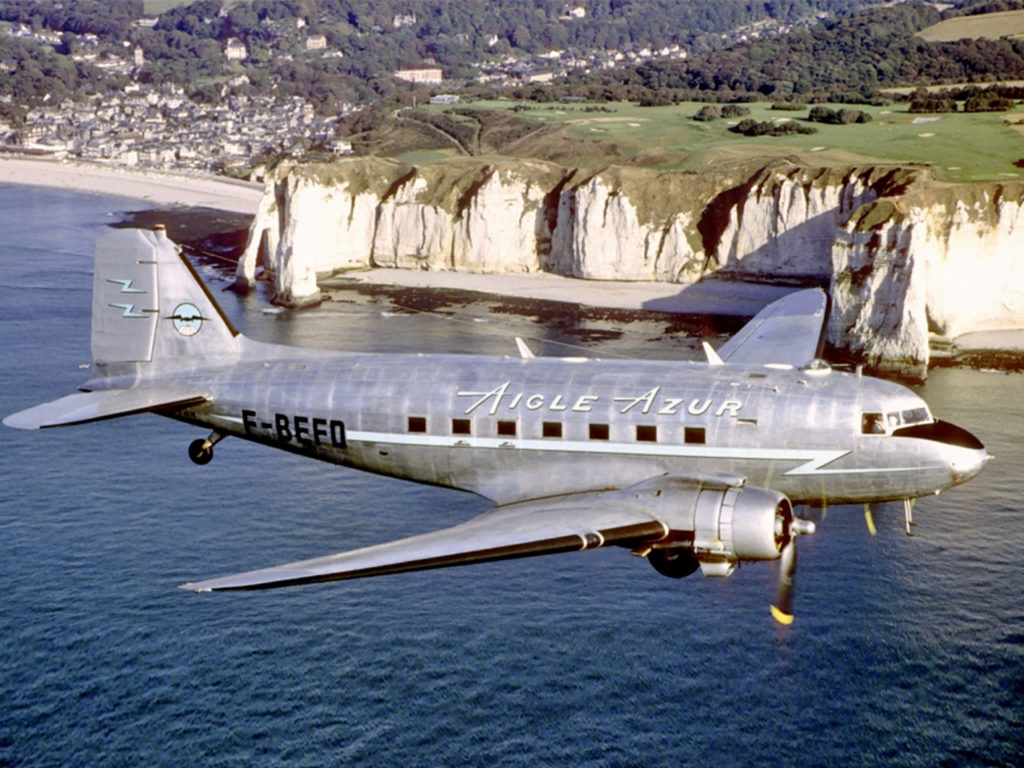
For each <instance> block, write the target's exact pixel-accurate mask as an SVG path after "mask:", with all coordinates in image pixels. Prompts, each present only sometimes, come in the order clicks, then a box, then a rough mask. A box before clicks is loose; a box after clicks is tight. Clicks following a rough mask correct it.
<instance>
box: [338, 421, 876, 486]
mask: <svg viewBox="0 0 1024 768" xmlns="http://www.w3.org/2000/svg"><path fill="white" fill-rule="evenodd" d="M345 437H346V439H347V440H348V441H349V442H360V443H374V444H386V445H408V446H422V447H432V448H496V449H497V448H500V449H518V450H521V451H523V450H525V451H543V452H551V453H589V454H614V455H619V456H666V457H672V458H693V459H719V460H723V459H725V460H728V459H733V460H737V461H743V460H747V461H794V462H802V463H801V464H800V465H799V466H796V467H794V468H793V469H791V470H789V471H788V472H786V473H785V474H787V475H790V474H791V475H808V474H825V473H826V472H831V471H839V472H844V473H849V472H874V471H882V469H881V468H879V469H878V470H874V469H863V470H861V469H847V470H823V469H821V468H822V467H823V466H825V465H826V464H830V463H831V462H833V461H836V460H837V459H839V458H842V457H843V456H846V455H847V454H848V453H850V451H848V450H830V449H827V448H825V449H809V448H804V449H801V448H745V447H740V446H732V447H714V446H706V445H664V444H657V443H613V442H609V441H603V440H601V441H599V440H588V441H582V440H563V439H561V438H549V439H546V440H534V439H522V438H515V437H509V438H501V437H497V438H495V437H471V436H466V437H462V438H459V437H448V436H443V437H442V436H438V435H427V434H395V433H391V432H362V431H356V430H352V431H348V432H346V435H345ZM886 471H891V469H890V470H886Z"/></svg>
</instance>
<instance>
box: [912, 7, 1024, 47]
mask: <svg viewBox="0 0 1024 768" xmlns="http://www.w3.org/2000/svg"><path fill="white" fill-rule="evenodd" d="M1022 35H1024V11H1003V12H1001V13H985V14H978V15H977V16H958V17H956V18H952V19H943V20H942V21H940V22H939V23H938V24H933V25H932V26H930V27H926V28H925V29H922V30H921V31H920V32H918V33H917V36H918V37H920V38H921V39H922V40H927V41H928V42H930V43H948V42H953V41H955V40H978V39H981V38H988V39H989V40H998V39H999V38H1001V37H1020V36H1022Z"/></svg>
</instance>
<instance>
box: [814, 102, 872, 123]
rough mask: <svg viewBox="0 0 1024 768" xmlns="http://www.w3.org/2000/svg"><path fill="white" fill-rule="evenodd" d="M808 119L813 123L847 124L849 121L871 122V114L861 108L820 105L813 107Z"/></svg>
mask: <svg viewBox="0 0 1024 768" xmlns="http://www.w3.org/2000/svg"><path fill="white" fill-rule="evenodd" d="M807 119H808V120H810V121H811V122H812V123H827V124H829V125H846V124H847V123H869V122H871V115H869V114H868V113H867V112H864V111H863V110H860V109H829V108H828V107H823V106H821V105H818V106H816V107H811V111H810V112H809V113H808V114H807Z"/></svg>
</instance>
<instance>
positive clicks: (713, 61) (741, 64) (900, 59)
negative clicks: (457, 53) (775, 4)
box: [577, 3, 1024, 103]
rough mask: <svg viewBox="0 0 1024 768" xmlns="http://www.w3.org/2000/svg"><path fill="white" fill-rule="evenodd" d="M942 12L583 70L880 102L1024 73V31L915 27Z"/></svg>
mask: <svg viewBox="0 0 1024 768" xmlns="http://www.w3.org/2000/svg"><path fill="white" fill-rule="evenodd" d="M939 20H940V15H939V12H938V11H936V10H935V8H934V7H933V6H931V5H925V4H922V3H905V4H899V5H895V6H891V7H884V8H871V9H868V10H864V11H862V12H860V13H856V14H851V15H848V16H843V17H838V18H835V19H831V20H827V21H825V22H823V23H822V24H820V25H818V26H816V27H814V28H812V29H806V30H795V31H793V32H791V33H790V34H788V35H785V36H781V37H773V38H768V39H763V40H760V41H755V42H753V43H750V44H747V45H743V46H737V47H734V48H730V49H727V50H722V51H715V52H712V53H709V54H707V55H704V56H695V57H690V58H689V59H687V60H686V61H667V60H654V61H650V62H648V63H645V64H642V65H640V66H638V67H635V68H631V69H627V70H622V71H614V72H606V73H600V74H598V75H596V76H592V77H579V78H577V81H578V82H579V83H580V84H584V83H586V84H587V85H588V86H590V87H591V91H593V86H594V85H595V82H594V81H595V80H597V81H599V84H600V86H601V87H604V88H613V89H614V88H617V87H619V88H626V89H629V90H632V91H633V92H634V93H636V92H643V91H645V90H650V91H655V92H658V93H660V94H661V96H662V97H663V98H667V99H669V100H671V101H678V100H682V99H692V98H713V99H715V100H718V101H737V100H745V99H749V98H757V99H764V98H770V99H772V100H798V101H804V102H814V101H846V102H851V103H856V102H858V101H859V102H864V103H872V102H874V101H875V100H876V99H877V98H878V91H879V89H881V88H886V87H891V86H897V85H904V84H907V83H922V84H928V83H942V82H986V81H988V82H994V81H997V80H1002V79H1017V78H1022V77H1024V41H1022V40H1019V39H1008V38H1006V39H1000V40H988V39H980V40H960V41H957V42H952V43H929V42H925V41H924V40H922V39H920V38H917V37H915V36H914V33H915V32H916V31H918V30H920V29H922V28H924V27H926V26H929V25H931V24H933V23H935V22H937V21H939Z"/></svg>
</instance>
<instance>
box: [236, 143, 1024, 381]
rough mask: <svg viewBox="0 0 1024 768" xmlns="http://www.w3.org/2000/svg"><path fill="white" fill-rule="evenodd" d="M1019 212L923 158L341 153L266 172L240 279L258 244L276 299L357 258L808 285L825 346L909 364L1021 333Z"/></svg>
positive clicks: (1013, 194)
mask: <svg viewBox="0 0 1024 768" xmlns="http://www.w3.org/2000/svg"><path fill="white" fill-rule="evenodd" d="M1022 207H1024V184H1019V183H1012V184H996V183H992V184H974V185H955V186H939V185H936V184H934V183H929V182H928V178H927V173H926V171H924V170H922V169H920V168H906V167H853V166H851V167H843V168H834V167H829V168H809V167H805V166H798V165H794V164H786V163H776V164H772V165H769V166H766V167H763V168H760V169H758V170H756V171H755V172H753V173H749V174H739V173H736V172H734V173H732V174H729V173H724V172H723V173H720V174H700V175H698V174H692V173H672V172H661V171H657V170H653V169H645V168H625V167H609V168H605V169H603V170H601V171H598V172H583V171H579V170H567V169H564V168H561V167H559V166H556V165H553V164H550V163H542V162H533V161H514V160H503V161H500V162H496V163H484V162H482V161H479V160H475V159H459V160H453V161H450V162H445V163H436V164H432V165H427V166H423V167H413V166H409V165H404V164H401V163H397V162H392V161H386V160H379V159H354V160H347V161H343V162H339V163H333V164H330V165H306V166H286V167H281V168H279V169H278V170H277V171H276V172H275V174H274V175H273V176H272V177H271V178H269V179H268V181H267V186H266V191H265V194H264V198H263V202H262V204H261V206H260V210H259V212H258V214H257V217H256V219H255V221H254V223H253V226H252V230H251V232H250V241H249V245H248V246H247V248H246V251H245V254H244V255H243V257H242V259H241V261H240V263H239V280H240V281H243V282H251V281H252V280H253V278H254V274H255V268H256V263H257V260H258V258H259V257H260V255H261V254H262V258H263V259H264V260H265V262H266V265H267V266H268V267H269V268H270V269H271V270H272V272H273V273H274V279H275V288H276V292H277V300H278V301H280V302H281V303H286V304H302V303H304V302H305V301H309V300H315V297H316V296H317V287H316V278H317V275H326V274H329V273H331V272H335V271H338V270H342V269H347V268H353V267H365V266H389V267H404V268H410V269H435V270H436V269H442V270H457V271H467V272H487V273H501V272H533V271H539V270H544V271H550V272H555V273H558V274H562V275H567V276H571V277H580V278H587V279H615V280H660V281H667V282H673V283H679V284H682V285H688V284H691V283H693V282H695V281H697V280H699V279H701V278H702V277H705V276H707V275H709V274H711V273H716V272H717V273H720V274H722V275H724V276H730V277H735V278H737V279H746V280H751V279H753V280H757V279H769V280H773V279H775V280H777V279H789V280H799V281H805V282H817V283H819V284H825V285H829V286H830V287H831V289H832V295H833V304H834V306H833V310H832V317H831V322H830V326H829V331H828V332H829V341H830V342H831V343H832V344H834V345H836V346H838V347H842V348H847V349H849V350H850V351H851V352H853V353H854V354H855V355H856V356H858V357H861V358H863V359H865V360H866V361H868V362H869V363H871V364H873V365H875V366H876V367H881V368H886V367H888V368H892V369H893V370H900V371H902V372H907V371H908V370H909V371H919V370H920V369H921V366H922V365H926V364H927V361H928V335H929V332H930V331H931V332H935V333H940V334H943V335H946V336H951V337H954V336H957V335H959V334H962V333H965V332H968V331H972V330H986V329H993V328H1012V327H1024V267H1017V262H1018V261H1020V258H1017V256H1016V255H1017V254H1018V253H1020V252H1021V250H1022V246H1024V214H1022ZM1022 258H1024V257H1022ZM967 286H969V289H968V288H967ZM966 290H969V291H970V296H971V297H972V298H971V300H965V291H966Z"/></svg>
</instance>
